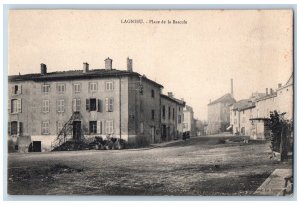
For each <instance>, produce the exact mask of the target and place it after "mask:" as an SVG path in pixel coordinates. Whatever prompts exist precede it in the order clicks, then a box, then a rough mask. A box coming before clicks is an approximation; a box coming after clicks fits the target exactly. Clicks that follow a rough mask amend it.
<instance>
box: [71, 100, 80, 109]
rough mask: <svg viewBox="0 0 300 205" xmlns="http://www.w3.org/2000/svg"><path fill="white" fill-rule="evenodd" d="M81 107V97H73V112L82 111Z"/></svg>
mask: <svg viewBox="0 0 300 205" xmlns="http://www.w3.org/2000/svg"><path fill="white" fill-rule="evenodd" d="M80 107H81V100H80V98H76V99H73V102H72V110H73V112H78V111H80Z"/></svg>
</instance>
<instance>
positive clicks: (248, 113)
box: [230, 108, 254, 136]
mask: <svg viewBox="0 0 300 205" xmlns="http://www.w3.org/2000/svg"><path fill="white" fill-rule="evenodd" d="M253 114H254V108H249V109H246V110H242V111H238V110H236V111H234V110H231V114H230V115H231V122H230V124H231V125H233V128H232V129H233V134H236V133H239V134H240V135H246V136H250V134H251V129H252V123H251V121H250V118H253Z"/></svg>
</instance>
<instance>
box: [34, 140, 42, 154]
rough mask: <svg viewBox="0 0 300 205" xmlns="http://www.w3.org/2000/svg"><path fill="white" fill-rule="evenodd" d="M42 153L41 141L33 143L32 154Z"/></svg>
mask: <svg viewBox="0 0 300 205" xmlns="http://www.w3.org/2000/svg"><path fill="white" fill-rule="evenodd" d="M41 151H42V143H41V141H33V142H32V152H41Z"/></svg>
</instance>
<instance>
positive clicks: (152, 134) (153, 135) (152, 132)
mask: <svg viewBox="0 0 300 205" xmlns="http://www.w3.org/2000/svg"><path fill="white" fill-rule="evenodd" d="M154 142H155V127H151V143H154Z"/></svg>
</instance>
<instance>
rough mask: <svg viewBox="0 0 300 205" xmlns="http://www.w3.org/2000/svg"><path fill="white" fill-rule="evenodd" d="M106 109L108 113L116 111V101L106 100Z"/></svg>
mask: <svg viewBox="0 0 300 205" xmlns="http://www.w3.org/2000/svg"><path fill="white" fill-rule="evenodd" d="M105 107H106V112H113V111H114V99H113V98H105Z"/></svg>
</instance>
